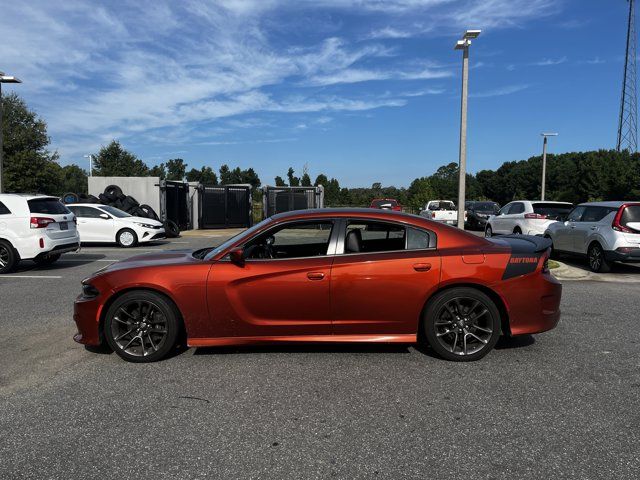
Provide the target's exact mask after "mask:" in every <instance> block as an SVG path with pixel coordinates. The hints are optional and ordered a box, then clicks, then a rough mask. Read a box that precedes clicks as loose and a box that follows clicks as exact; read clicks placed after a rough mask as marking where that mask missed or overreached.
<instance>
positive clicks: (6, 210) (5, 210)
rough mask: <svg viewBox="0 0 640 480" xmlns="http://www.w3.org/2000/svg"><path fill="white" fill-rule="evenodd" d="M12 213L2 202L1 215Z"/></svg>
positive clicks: (0, 203) (0, 205)
mask: <svg viewBox="0 0 640 480" xmlns="http://www.w3.org/2000/svg"><path fill="white" fill-rule="evenodd" d="M10 214H11V211H10V210H9V209H8V208H7V206H6V205H5V204H4V203H2V202H0V215H10Z"/></svg>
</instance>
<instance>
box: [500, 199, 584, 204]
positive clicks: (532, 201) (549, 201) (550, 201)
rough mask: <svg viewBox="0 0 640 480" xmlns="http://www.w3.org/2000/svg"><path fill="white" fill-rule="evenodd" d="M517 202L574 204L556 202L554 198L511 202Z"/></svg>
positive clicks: (513, 201)
mask: <svg viewBox="0 0 640 480" xmlns="http://www.w3.org/2000/svg"><path fill="white" fill-rule="evenodd" d="M515 202H524V203H527V202H528V203H531V204H534V203H553V204H556V205H573V203H571V202H555V201H553V200H511V201H510V202H509V203H515Z"/></svg>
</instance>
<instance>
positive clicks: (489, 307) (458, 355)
mask: <svg viewBox="0 0 640 480" xmlns="http://www.w3.org/2000/svg"><path fill="white" fill-rule="evenodd" d="M422 323H423V328H424V333H425V336H426V338H427V341H428V342H429V345H430V346H431V348H433V349H434V350H435V351H436V353H437V354H438V355H440V356H441V357H443V358H445V359H446V360H453V361H456V362H469V361H473V360H479V359H481V358H482V357H484V356H485V355H486V354H487V353H489V352H490V351H491V349H493V347H494V346H495V344H496V342H497V341H498V338H499V337H500V312H499V311H498V308H497V307H496V305H495V303H494V302H493V301H492V300H491V299H490V298H489V297H488V296H487V295H485V294H484V293H482V292H481V291H479V290H476V289H474V288H468V287H459V288H452V289H449V290H445V291H443V292H441V293H438V294H436V296H435V297H434V298H433V299H432V300H431V301H430V302H429V304H428V306H427V308H426V310H425V313H424V317H423V322H422Z"/></svg>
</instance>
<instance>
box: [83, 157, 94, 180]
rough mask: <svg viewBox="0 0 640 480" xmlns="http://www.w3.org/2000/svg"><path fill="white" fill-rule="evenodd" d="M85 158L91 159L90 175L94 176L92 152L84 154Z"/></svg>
mask: <svg viewBox="0 0 640 480" xmlns="http://www.w3.org/2000/svg"><path fill="white" fill-rule="evenodd" d="M84 158H88V159H89V176H90V177H93V155H92V154H89V155H84Z"/></svg>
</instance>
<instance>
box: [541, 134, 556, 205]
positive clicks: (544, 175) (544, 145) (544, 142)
mask: <svg viewBox="0 0 640 480" xmlns="http://www.w3.org/2000/svg"><path fill="white" fill-rule="evenodd" d="M540 135H542V137H543V139H544V140H542V193H541V194H540V200H544V191H545V184H546V181H547V137H557V136H558V134H557V133H541V134H540Z"/></svg>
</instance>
